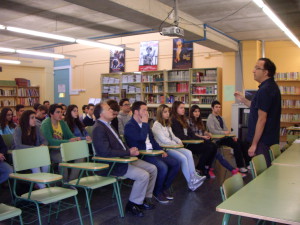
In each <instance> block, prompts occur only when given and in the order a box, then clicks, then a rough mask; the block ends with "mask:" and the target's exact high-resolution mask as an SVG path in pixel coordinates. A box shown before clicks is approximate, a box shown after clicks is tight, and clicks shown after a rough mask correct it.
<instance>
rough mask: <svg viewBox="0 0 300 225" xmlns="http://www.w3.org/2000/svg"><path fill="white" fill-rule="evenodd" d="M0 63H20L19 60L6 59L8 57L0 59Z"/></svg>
mask: <svg viewBox="0 0 300 225" xmlns="http://www.w3.org/2000/svg"><path fill="white" fill-rule="evenodd" d="M0 63H8V64H21V62H20V61H17V60H8V59H0Z"/></svg>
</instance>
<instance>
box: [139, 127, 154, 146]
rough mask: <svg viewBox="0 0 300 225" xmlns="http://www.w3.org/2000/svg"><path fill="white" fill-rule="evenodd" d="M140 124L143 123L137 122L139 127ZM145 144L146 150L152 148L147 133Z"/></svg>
mask: <svg viewBox="0 0 300 225" xmlns="http://www.w3.org/2000/svg"><path fill="white" fill-rule="evenodd" d="M142 125H143V123H139V126H140V127H141V128H142ZM145 144H146V150H152V149H153V146H152V144H151V142H150V139H149V134H147V139H146V142H145Z"/></svg>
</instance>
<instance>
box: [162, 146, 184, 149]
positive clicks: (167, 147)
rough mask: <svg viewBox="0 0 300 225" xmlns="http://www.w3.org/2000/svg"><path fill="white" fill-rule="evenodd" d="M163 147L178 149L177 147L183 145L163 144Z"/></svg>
mask: <svg viewBox="0 0 300 225" xmlns="http://www.w3.org/2000/svg"><path fill="white" fill-rule="evenodd" d="M160 147H162V148H167V149H168V148H169V149H176V148H183V145H161V146H160Z"/></svg>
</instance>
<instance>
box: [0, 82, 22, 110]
mask: <svg viewBox="0 0 300 225" xmlns="http://www.w3.org/2000/svg"><path fill="white" fill-rule="evenodd" d="M17 89H18V87H17V86H14V85H13V86H12V85H3V86H2V85H1V86H0V106H1V107H14V106H16V104H17V97H18V96H17Z"/></svg>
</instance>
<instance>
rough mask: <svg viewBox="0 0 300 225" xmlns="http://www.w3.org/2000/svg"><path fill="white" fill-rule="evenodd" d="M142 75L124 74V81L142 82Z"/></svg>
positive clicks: (124, 82)
mask: <svg viewBox="0 0 300 225" xmlns="http://www.w3.org/2000/svg"><path fill="white" fill-rule="evenodd" d="M141 81H142V75H141V74H128V75H122V83H123V84H126V83H141Z"/></svg>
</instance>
